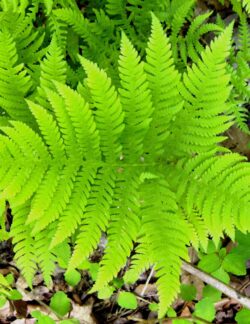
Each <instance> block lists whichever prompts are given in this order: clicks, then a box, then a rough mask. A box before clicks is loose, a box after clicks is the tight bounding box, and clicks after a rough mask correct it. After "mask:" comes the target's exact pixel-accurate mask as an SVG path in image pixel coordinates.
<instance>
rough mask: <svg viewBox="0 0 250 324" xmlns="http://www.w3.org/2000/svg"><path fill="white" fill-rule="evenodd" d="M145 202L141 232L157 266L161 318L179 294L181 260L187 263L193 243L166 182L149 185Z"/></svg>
mask: <svg viewBox="0 0 250 324" xmlns="http://www.w3.org/2000/svg"><path fill="white" fill-rule="evenodd" d="M142 199H143V201H144V202H143V205H142V210H141V215H142V231H143V233H144V235H145V237H146V240H147V242H148V244H149V249H150V251H151V253H150V255H151V256H152V260H153V263H154V264H155V266H154V267H155V270H156V275H157V278H158V279H157V283H156V285H157V289H158V293H159V298H160V305H159V317H160V318H161V317H163V316H164V314H165V311H166V309H167V308H168V307H169V306H170V304H171V302H172V300H173V299H174V297H175V296H176V294H177V293H178V290H179V275H180V265H181V259H180V257H182V258H184V259H186V260H187V259H188V255H187V251H186V248H185V245H186V244H187V243H188V241H189V240H190V232H189V228H188V226H187V223H186V222H185V221H184V220H183V219H182V218H181V217H179V216H180V215H179V214H178V207H177V204H176V197H175V195H174V193H173V192H171V191H170V189H169V186H168V184H167V182H166V181H165V180H164V179H154V180H151V181H146V182H145V184H144V185H143V187H142ZM180 223H181V226H180ZM168 242H172V244H171V245H170V244H169V243H168ZM166 289H167V291H168V293H167V294H166Z"/></svg>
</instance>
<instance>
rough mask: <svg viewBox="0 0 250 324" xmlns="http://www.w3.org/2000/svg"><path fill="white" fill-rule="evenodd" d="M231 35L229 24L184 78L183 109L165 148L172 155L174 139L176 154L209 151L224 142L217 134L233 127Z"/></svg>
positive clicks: (181, 89)
mask: <svg viewBox="0 0 250 324" xmlns="http://www.w3.org/2000/svg"><path fill="white" fill-rule="evenodd" d="M231 34H232V25H231V26H229V27H228V28H227V29H226V30H225V32H224V33H223V34H222V35H221V36H219V37H218V38H217V39H216V40H215V41H214V42H213V43H212V44H211V48H208V47H207V48H206V50H205V51H203V52H202V54H201V56H202V60H200V61H199V62H198V63H197V64H193V66H192V68H188V71H187V73H185V74H184V76H183V86H181V87H180V92H181V95H182V97H183V99H184V100H185V104H184V109H183V110H182V111H181V112H180V113H179V115H178V120H177V121H176V123H174V124H173V129H172V134H171V136H170V137H169V139H168V141H169V143H168V145H167V147H168V150H171V151H173V153H174V154H175V153H177V152H176V150H175V147H176V138H178V152H179V153H180V151H183V152H185V153H195V152H207V151H210V150H211V149H212V148H215V144H216V143H219V142H221V141H222V140H223V139H224V137H223V136H220V134H221V133H223V132H224V131H225V130H226V129H228V128H229V126H230V125H231V124H232V122H231V120H232V117H231V116H230V115H227V114H228V112H229V106H228V104H227V100H228V98H229V95H230V90H231V89H230V87H229V86H228V83H229V79H230V76H229V75H228V74H227V71H226V57H227V55H228V52H229V47H230V39H231ZM218 80H220V83H219V84H218ZM204 85H205V86H204ZM187 121H188V122H187ZM180 129H181V131H180ZM179 153H178V154H179Z"/></svg>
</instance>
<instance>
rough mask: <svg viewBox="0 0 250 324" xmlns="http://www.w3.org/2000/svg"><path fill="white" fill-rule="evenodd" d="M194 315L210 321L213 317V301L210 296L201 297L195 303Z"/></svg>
mask: <svg viewBox="0 0 250 324" xmlns="http://www.w3.org/2000/svg"><path fill="white" fill-rule="evenodd" d="M194 315H195V316H198V317H200V318H202V319H204V320H207V321H212V320H213V319H214V317H215V307H214V302H213V301H212V300H211V299H210V298H203V299H202V300H200V301H199V302H198V303H197V304H196V305H195V312H194Z"/></svg>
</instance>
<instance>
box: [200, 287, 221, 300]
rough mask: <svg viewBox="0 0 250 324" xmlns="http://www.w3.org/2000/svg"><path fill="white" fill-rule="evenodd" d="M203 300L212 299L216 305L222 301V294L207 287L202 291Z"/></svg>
mask: <svg viewBox="0 0 250 324" xmlns="http://www.w3.org/2000/svg"><path fill="white" fill-rule="evenodd" d="M202 297H203V298H210V299H211V300H212V301H213V302H214V303H216V302H217V301H219V300H220V299H221V292H220V291H219V290H217V289H215V288H214V287H212V286H210V285H207V286H205V287H204V288H203V290H202Z"/></svg>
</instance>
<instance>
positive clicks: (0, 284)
mask: <svg viewBox="0 0 250 324" xmlns="http://www.w3.org/2000/svg"><path fill="white" fill-rule="evenodd" d="M13 281H14V277H13V275H12V274H8V275H7V276H3V275H2V274H1V273H0V308H2V307H3V306H4V305H5V303H6V302H7V300H20V299H22V294H21V293H20V292H19V291H18V290H16V289H13V288H12V283H13Z"/></svg>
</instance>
